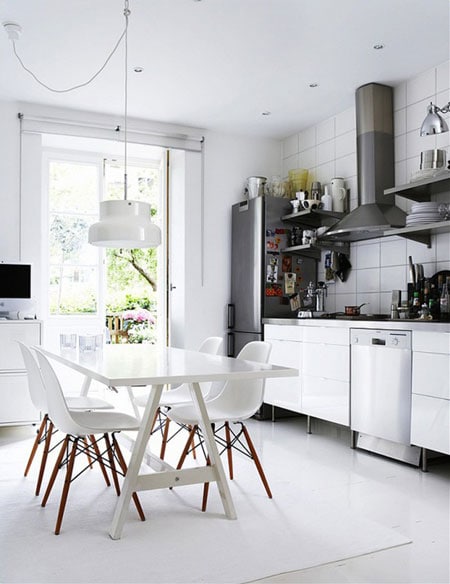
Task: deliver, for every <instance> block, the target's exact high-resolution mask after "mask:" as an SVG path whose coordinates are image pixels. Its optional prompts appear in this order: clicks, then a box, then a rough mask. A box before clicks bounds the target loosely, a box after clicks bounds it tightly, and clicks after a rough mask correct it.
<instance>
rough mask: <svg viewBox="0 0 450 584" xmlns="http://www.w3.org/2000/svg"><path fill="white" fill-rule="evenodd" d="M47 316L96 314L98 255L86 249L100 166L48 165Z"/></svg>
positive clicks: (63, 162) (94, 214)
mask: <svg viewBox="0 0 450 584" xmlns="http://www.w3.org/2000/svg"><path fill="white" fill-rule="evenodd" d="M48 200H49V232H48V241H49V312H50V314H51V315H70V314H96V313H97V311H98V296H99V261H98V251H97V250H96V249H95V248H94V247H92V246H91V245H89V244H88V230H89V226H90V225H91V224H92V223H93V222H95V221H96V220H97V214H98V202H99V166H98V165H97V164H92V163H84V162H73V161H67V160H50V161H49V198H48Z"/></svg>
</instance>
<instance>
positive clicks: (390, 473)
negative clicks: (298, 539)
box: [0, 417, 450, 584]
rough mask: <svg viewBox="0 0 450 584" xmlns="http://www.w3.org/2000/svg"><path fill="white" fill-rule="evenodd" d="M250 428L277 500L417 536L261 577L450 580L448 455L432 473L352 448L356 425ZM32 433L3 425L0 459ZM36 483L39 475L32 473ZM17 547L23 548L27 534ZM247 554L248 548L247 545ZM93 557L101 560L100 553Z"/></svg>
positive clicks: (59, 542)
mask: <svg viewBox="0 0 450 584" xmlns="http://www.w3.org/2000/svg"><path fill="white" fill-rule="evenodd" d="M249 428H250V431H251V434H252V437H253V439H254V441H255V445H256V447H257V449H258V451H259V452H260V454H261V460H262V463H263V466H264V468H265V471H266V474H267V476H268V479H269V482H270V483H271V484H273V486H275V487H276V492H274V500H278V501H282V500H283V497H285V498H287V497H292V494H293V493H295V492H296V491H297V490H298V493H299V496H304V497H305V499H306V495H305V494H306V493H308V494H310V495H311V497H313V498H311V500H314V501H318V500H323V501H326V503H327V504H328V505H330V504H331V505H333V504H335V505H341V504H342V503H345V504H346V506H347V507H348V509H349V510H351V512H352V513H353V514H356V515H358V516H360V517H363V518H365V519H367V520H371V521H375V522H377V523H379V524H381V525H383V526H384V527H386V528H389V529H390V530H395V531H396V532H397V533H399V534H402V535H403V536H405V537H406V538H408V539H409V540H411V543H408V544H406V545H400V546H398V547H394V548H391V549H386V550H383V551H379V552H375V553H370V554H367V555H363V556H359V557H353V558H350V559H345V560H342V561H338V562H334V563H330V564H324V565H319V566H316V567H314V568H309V569H306V570H301V571H297V572H290V573H280V574H279V575H277V576H272V577H270V578H264V579H262V580H258V582H278V583H281V582H283V583H287V582H290V583H293V582H295V583H298V584H300V583H305V582H307V583H316V582H328V583H340V582H343V583H344V582H353V583H363V582H371V583H378V582H380V583H381V582H386V583H388V582H389V583H391V582H398V583H410V582H411V583H421V584H425V583H427V584H428V583H429V584H431V583H448V582H450V563H449V532H450V516H449V513H450V500H449V499H450V459H449V458H448V457H446V458H444V459H441V460H436V461H434V462H433V463H432V464H430V467H429V472H427V473H422V472H421V471H420V470H418V469H417V468H413V467H410V466H408V465H405V464H402V463H399V462H395V461H391V460H388V459H385V458H383V457H380V456H377V455H372V454H369V453H366V452H364V451H361V450H352V449H350V447H349V442H350V440H349V432H348V430H347V429H345V428H341V427H337V426H334V425H332V424H326V423H324V422H318V421H315V420H313V424H312V429H313V433H312V434H311V435H308V434H307V433H306V428H305V419H304V418H303V417H296V418H283V419H279V420H278V421H277V422H275V423H272V422H270V421H256V420H251V421H250V423H249ZM32 435H33V430H32V429H31V428H15V429H0V456H1V455H2V454H5V453H6V449H8V447H9V446H10V445H13V444H14V443H15V442H16V441H19V440H20V441H23V440H24V437H27V436H29V437H30V438H31V437H32ZM280 445H282V448H280ZM275 446H276V447H275ZM237 468H238V469H239V472H240V473H242V472H247V470H248V473H252V477H253V473H254V472H255V470H254V468H252V466H251V465H237ZM286 469H288V472H286ZM27 480H28V479H27ZM29 480H30V481H33V480H34V478H33V477H31V476H30V477H29ZM257 480H258V479H256V478H255V481H257ZM257 487H258V489H259V485H258V486H257ZM255 488H256V485H255ZM261 489H262V487H261ZM283 490H285V493H283ZM274 491H275V489H274ZM301 493H303V495H300V494H301ZM69 505H70V501H69ZM211 505H214V493H211ZM0 509H1V502H0ZM68 529H69V526H68ZM267 529H270V525H268V526H267ZM328 535H329V534H328ZM355 537H356V538H357V537H358V534H355ZM65 539H66V540H67V541H68V538H65V537H64V534H63V535H61V536H59V537H58V538H56V537H53V538H50V537H49V539H48V545H55V552H56V549H57V547H56V546H58V548H59V549H60V550H61V546H64V542H65ZM16 545H17V546H21V541H20V539H19V538H18V540H17V544H16ZM242 553H243V554H245V553H246V550H245V549H242ZM273 553H276V550H273ZM342 557H345V556H342ZM84 561H88V560H87V559H86V558H85V560H84ZM92 561H94V562H95V557H93V558H92ZM280 572H282V570H280Z"/></svg>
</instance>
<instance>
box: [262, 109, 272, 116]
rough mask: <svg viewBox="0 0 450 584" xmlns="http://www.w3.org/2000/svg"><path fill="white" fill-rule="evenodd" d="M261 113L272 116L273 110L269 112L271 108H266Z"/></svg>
mask: <svg viewBox="0 0 450 584" xmlns="http://www.w3.org/2000/svg"><path fill="white" fill-rule="evenodd" d="M261 115H262V116H271V115H272V112H269V110H265V111H263V112H261Z"/></svg>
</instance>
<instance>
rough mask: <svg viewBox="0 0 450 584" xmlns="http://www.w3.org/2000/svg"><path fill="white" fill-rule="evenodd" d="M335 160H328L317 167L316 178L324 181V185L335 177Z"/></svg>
mask: <svg viewBox="0 0 450 584" xmlns="http://www.w3.org/2000/svg"><path fill="white" fill-rule="evenodd" d="M334 168H335V165H334V160H333V161H332V162H327V163H326V164H321V165H320V166H316V168H315V180H318V181H320V182H321V183H322V186H323V185H325V184H328V183H329V182H330V181H331V179H332V178H334Z"/></svg>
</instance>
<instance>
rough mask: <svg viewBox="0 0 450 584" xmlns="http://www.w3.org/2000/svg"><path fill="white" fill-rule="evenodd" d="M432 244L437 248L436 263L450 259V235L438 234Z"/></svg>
mask: <svg viewBox="0 0 450 584" xmlns="http://www.w3.org/2000/svg"><path fill="white" fill-rule="evenodd" d="M431 244H432V245H433V246H435V247H436V261H438V262H441V261H448V260H449V259H450V233H438V234H437V235H435V236H434V237H433V238H432V242H431Z"/></svg>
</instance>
